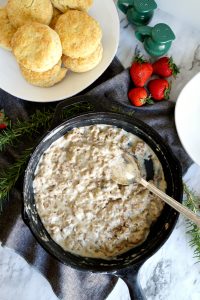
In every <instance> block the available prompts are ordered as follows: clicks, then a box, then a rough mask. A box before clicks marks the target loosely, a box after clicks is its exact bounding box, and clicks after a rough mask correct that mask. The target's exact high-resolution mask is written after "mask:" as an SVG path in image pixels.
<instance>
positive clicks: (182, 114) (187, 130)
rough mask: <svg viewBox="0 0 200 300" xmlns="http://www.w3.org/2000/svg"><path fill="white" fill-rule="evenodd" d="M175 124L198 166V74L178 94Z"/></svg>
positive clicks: (199, 160) (199, 102) (199, 122)
mask: <svg viewBox="0 0 200 300" xmlns="http://www.w3.org/2000/svg"><path fill="white" fill-rule="evenodd" d="M175 122H176V128H177V132H178V135H179V138H180V140H181V143H182V144H183V146H184V148H185V150H186V152H187V153H188V154H189V155H190V157H191V158H192V160H193V161H194V162H196V163H197V164H198V165H200V73H198V74H197V75H196V76H195V77H193V78H192V80H190V81H189V82H188V84H187V85H186V86H185V87H184V88H183V90H182V92H181V93H180V95H179V97H178V100H177V104H176V109H175Z"/></svg>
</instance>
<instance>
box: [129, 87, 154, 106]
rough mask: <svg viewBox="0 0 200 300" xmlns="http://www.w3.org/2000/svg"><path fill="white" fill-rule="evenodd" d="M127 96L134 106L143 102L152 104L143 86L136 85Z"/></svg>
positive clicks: (141, 104)
mask: <svg viewBox="0 0 200 300" xmlns="http://www.w3.org/2000/svg"><path fill="white" fill-rule="evenodd" d="M128 97H129V99H130V101H131V103H132V104H133V105H135V106H143V105H144V104H145V103H149V104H152V103H153V101H152V100H151V99H150V98H149V97H148V95H147V91H146V89H145V88H143V87H136V88H133V89H132V90H130V91H129V93H128Z"/></svg>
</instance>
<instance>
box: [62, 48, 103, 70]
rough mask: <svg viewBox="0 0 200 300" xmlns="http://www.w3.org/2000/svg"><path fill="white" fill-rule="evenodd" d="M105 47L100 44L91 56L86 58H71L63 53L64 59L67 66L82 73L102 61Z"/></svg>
mask: <svg viewBox="0 0 200 300" xmlns="http://www.w3.org/2000/svg"><path fill="white" fill-rule="evenodd" d="M102 54H103V47H102V44H100V45H99V46H98V47H97V49H96V50H95V51H94V53H92V54H91V55H90V56H88V57H86V58H71V57H69V56H65V55H63V57H62V61H63V64H64V66H65V67H66V68H68V69H69V70H71V71H73V72H77V73H82V72H87V71H90V70H92V69H94V68H95V67H96V66H97V65H98V64H99V63H100V61H101V59H102Z"/></svg>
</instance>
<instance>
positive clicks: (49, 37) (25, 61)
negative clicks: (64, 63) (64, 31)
mask: <svg viewBox="0 0 200 300" xmlns="http://www.w3.org/2000/svg"><path fill="white" fill-rule="evenodd" d="M11 43H12V50H13V53H14V55H15V57H16V59H17V62H18V63H19V64H21V65H23V66H24V67H25V68H27V69H30V70H32V71H35V72H45V71H47V70H50V69H51V68H53V66H55V65H56V64H57V62H58V61H59V59H60V58H61V56H62V46H61V42H60V39H59V36H58V34H57V33H56V32H55V31H54V30H53V29H51V28H50V27H49V26H47V25H43V24H39V23H27V24H25V25H23V26H22V27H20V28H18V30H17V31H16V33H15V34H14V36H13V38H12V42H11Z"/></svg>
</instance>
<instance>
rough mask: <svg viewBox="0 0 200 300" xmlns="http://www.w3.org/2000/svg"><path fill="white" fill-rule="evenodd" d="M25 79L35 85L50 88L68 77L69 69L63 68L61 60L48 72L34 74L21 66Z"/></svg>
mask: <svg viewBox="0 0 200 300" xmlns="http://www.w3.org/2000/svg"><path fill="white" fill-rule="evenodd" d="M20 69H21V72H22V75H23V76H24V78H25V79H26V80H27V81H28V82H29V83H30V84H33V85H36V86H40V87H50V86H53V85H55V84H56V83H58V82H60V81H61V80H62V79H63V78H64V77H65V75H66V73H67V69H66V68H61V60H59V62H58V63H57V64H56V65H55V66H54V67H53V68H52V69H50V70H48V71H46V72H33V71H31V70H28V69H26V68H24V67H23V66H22V65H20Z"/></svg>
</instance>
